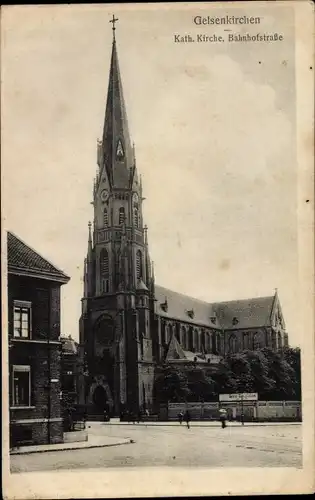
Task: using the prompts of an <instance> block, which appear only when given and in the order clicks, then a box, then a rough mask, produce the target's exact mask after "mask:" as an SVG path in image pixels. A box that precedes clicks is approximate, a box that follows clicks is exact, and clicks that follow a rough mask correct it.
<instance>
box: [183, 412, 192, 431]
mask: <svg viewBox="0 0 315 500" xmlns="http://www.w3.org/2000/svg"><path fill="white" fill-rule="evenodd" d="M184 420H185V422H186V425H187V429H190V420H191V418H190V413H189V411H188V410H186V412H185V415H184Z"/></svg>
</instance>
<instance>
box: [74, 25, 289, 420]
mask: <svg viewBox="0 0 315 500" xmlns="http://www.w3.org/2000/svg"><path fill="white" fill-rule="evenodd" d="M112 22H113V42H112V52H111V61H110V71H109V83H108V93H107V102H106V110H105V119H104V125H103V132H102V139H101V140H100V141H98V143H97V163H98V165H97V172H96V177H95V180H94V187H93V206H94V221H93V224H91V223H89V225H88V248H87V255H86V258H85V260H84V293H83V298H82V314H81V318H80V344H81V345H82V346H84V352H85V363H86V368H87V371H86V377H85V381H86V383H85V404H86V405H87V412H88V414H89V415H101V414H102V413H103V412H104V409H108V410H109V411H110V413H111V414H113V415H119V414H120V413H121V412H122V411H124V410H126V409H128V410H129V411H132V412H138V411H139V410H140V409H142V410H146V409H148V410H152V409H153V408H154V377H155V373H156V370H157V368H158V367H159V366H160V365H161V364H163V363H165V362H167V363H170V364H176V365H181V366H185V365H189V364H192V363H194V364H196V363H197V364H198V365H200V366H207V367H208V368H209V366H210V367H213V369H215V367H216V365H217V364H218V362H219V361H220V359H222V357H224V356H225V355H227V354H229V353H236V352H239V351H241V350H244V349H258V348H261V347H264V346H269V347H272V348H273V349H280V348H281V347H283V346H287V345H288V336H287V333H286V329H285V323H284V318H283V315H282V311H281V305H280V302H279V297H278V294H277V292H275V293H274V294H272V295H270V296H269V297H258V298H250V299H246V300H233V301H229V302H220V303H211V304H210V303H208V302H204V301H201V300H197V299H194V298H192V297H189V296H185V295H182V294H181V293H178V292H175V291H171V290H169V289H167V288H164V287H162V286H158V285H157V284H156V282H155V273H154V268H153V263H152V261H151V259H150V255H149V244H148V228H147V226H146V225H145V223H144V220H143V214H142V202H143V199H144V198H143V196H144V193H143V191H142V184H141V177H140V175H139V172H138V169H137V166H136V158H135V150H134V146H133V144H132V142H131V138H130V134H129V129H128V120H127V112H126V105H125V101H124V97H123V86H122V81H121V75H120V70H119V64H118V55H117V43H116V38H115V22H116V19H115V18H114V17H113V20H112Z"/></svg>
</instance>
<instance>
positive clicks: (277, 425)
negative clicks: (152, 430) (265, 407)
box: [95, 422, 302, 428]
mask: <svg viewBox="0 0 315 500" xmlns="http://www.w3.org/2000/svg"><path fill="white" fill-rule="evenodd" d="M95 423H97V424H102V425H108V424H109V425H124V426H125V425H126V426H128V425H129V426H130V427H131V424H128V423H117V424H116V423H107V422H95ZM280 425H302V422H283V423H282V422H274V423H263V422H261V423H259V422H257V423H247V424H246V423H245V424H244V425H241V424H239V425H238V424H230V425H229V424H227V427H236V428H242V427H279V426H280ZM138 426H141V427H144V426H146V427H179V425H175V424H152V423H145V422H141V423H139V424H138V423H137V424H136V425H135V426H132V427H138ZM190 426H191V427H199V428H202V427H207V428H211V427H213V428H217V427H221V425H220V422H218V425H214V424H212V425H207V424H204V425H200V424H194V423H193V422H190Z"/></svg>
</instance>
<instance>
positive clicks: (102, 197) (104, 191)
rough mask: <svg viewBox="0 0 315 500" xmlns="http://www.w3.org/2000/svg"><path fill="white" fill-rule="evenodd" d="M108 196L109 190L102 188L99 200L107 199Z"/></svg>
mask: <svg viewBox="0 0 315 500" xmlns="http://www.w3.org/2000/svg"><path fill="white" fill-rule="evenodd" d="M108 198H109V192H108V191H107V189H104V190H103V191H102V192H101V200H102V201H107V200H108Z"/></svg>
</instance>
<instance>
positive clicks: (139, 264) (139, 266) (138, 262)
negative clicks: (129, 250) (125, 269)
mask: <svg viewBox="0 0 315 500" xmlns="http://www.w3.org/2000/svg"><path fill="white" fill-rule="evenodd" d="M136 270H137V278H138V279H140V278H142V277H143V276H142V253H141V251H140V250H138V251H137V253H136Z"/></svg>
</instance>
